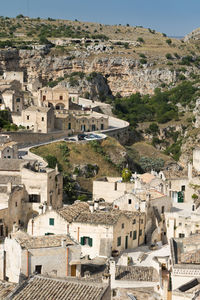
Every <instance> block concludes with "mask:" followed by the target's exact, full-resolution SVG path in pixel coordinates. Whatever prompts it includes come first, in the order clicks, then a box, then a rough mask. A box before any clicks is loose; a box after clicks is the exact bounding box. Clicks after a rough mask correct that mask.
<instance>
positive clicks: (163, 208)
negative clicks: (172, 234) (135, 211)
mask: <svg viewBox="0 0 200 300" xmlns="http://www.w3.org/2000/svg"><path fill="white" fill-rule="evenodd" d="M164 212H165V207H164V206H162V208H161V213H162V214H164Z"/></svg>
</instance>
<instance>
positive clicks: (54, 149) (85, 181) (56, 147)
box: [32, 139, 119, 191]
mask: <svg viewBox="0 0 200 300" xmlns="http://www.w3.org/2000/svg"><path fill="white" fill-rule="evenodd" d="M108 140H109V139H108ZM61 143H62V142H56V143H51V144H49V145H45V146H41V147H37V148H33V149H32V152H33V153H35V154H37V155H39V156H42V157H43V158H45V157H46V156H47V155H53V156H55V157H56V158H57V160H58V162H59V163H60V164H61V165H62V168H63V172H69V173H71V172H72V170H73V169H74V165H81V164H82V165H83V164H97V165H98V166H99V172H98V174H97V176H96V177H93V178H83V177H79V178H78V182H79V183H80V185H81V186H82V187H83V188H84V189H86V190H89V191H91V190H92V181H93V180H94V179H95V178H98V177H102V176H119V171H118V170H117V168H116V167H115V166H114V165H113V164H111V163H109V162H108V161H106V160H105V158H104V156H102V155H101V154H98V153H96V152H95V151H94V150H93V149H92V147H91V146H90V144H89V143H73V142H71V143H69V142H67V143H66V142H63V143H66V144H67V146H68V148H69V150H70V151H69V157H68V160H69V163H66V162H65V161H64V158H63V155H62V151H61V149H60V145H61ZM110 143H112V142H111V141H110V142H109V141H104V142H103V143H102V146H103V147H104V146H105V151H106V152H107V151H108V145H109V144H110ZM116 144H117V142H116ZM114 147H115V146H114ZM106 148H107V149H106ZM108 152H109V151H108Z"/></svg>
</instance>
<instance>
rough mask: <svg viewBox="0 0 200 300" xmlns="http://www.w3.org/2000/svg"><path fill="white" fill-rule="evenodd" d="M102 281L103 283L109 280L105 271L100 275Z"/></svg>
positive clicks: (108, 275) (107, 282)
mask: <svg viewBox="0 0 200 300" xmlns="http://www.w3.org/2000/svg"><path fill="white" fill-rule="evenodd" d="M101 279H102V282H103V283H106V284H109V281H110V274H107V273H104V274H103V275H102V278H101Z"/></svg>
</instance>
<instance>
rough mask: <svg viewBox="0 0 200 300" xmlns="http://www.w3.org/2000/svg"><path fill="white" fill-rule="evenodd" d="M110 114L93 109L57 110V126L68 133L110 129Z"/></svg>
mask: <svg viewBox="0 0 200 300" xmlns="http://www.w3.org/2000/svg"><path fill="white" fill-rule="evenodd" d="M108 127H109V124H108V116H106V115H103V114H99V113H96V112H92V111H82V110H77V111H70V112H66V111H56V112H55V128H56V129H60V130H64V131H67V132H68V134H74V133H79V132H88V131H99V130H106V129H108Z"/></svg>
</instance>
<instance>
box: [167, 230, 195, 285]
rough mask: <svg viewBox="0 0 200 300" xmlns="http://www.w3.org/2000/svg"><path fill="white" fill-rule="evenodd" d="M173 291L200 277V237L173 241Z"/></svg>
mask: <svg viewBox="0 0 200 300" xmlns="http://www.w3.org/2000/svg"><path fill="white" fill-rule="evenodd" d="M170 247H171V262H172V266H171V267H172V272H171V278H172V290H176V289H177V288H179V287H180V286H182V285H183V284H186V283H188V282H189V281H191V280H194V279H196V278H199V277H200V270H199V263H200V235H199V234H197V235H191V236H189V237H185V238H179V239H171V240H170Z"/></svg>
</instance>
